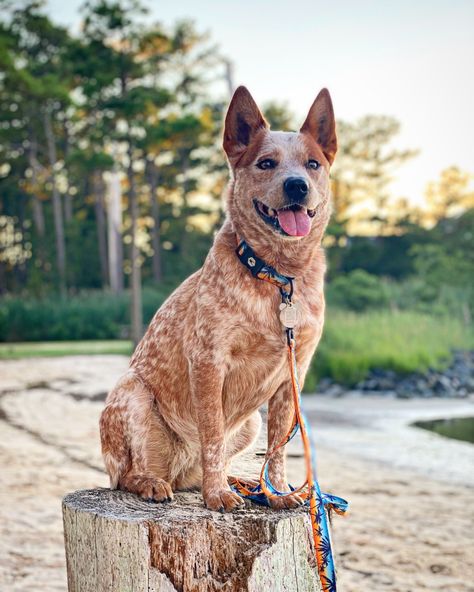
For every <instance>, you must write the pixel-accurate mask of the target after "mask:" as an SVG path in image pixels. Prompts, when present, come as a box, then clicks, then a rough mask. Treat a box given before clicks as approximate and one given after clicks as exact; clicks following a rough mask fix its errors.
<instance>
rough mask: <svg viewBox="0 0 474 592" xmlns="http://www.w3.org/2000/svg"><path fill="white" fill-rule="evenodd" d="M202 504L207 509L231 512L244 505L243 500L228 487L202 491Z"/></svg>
mask: <svg viewBox="0 0 474 592" xmlns="http://www.w3.org/2000/svg"><path fill="white" fill-rule="evenodd" d="M203 497H204V504H205V506H206V508H207V509H208V510H214V511H216V512H232V510H235V509H236V508H240V507H241V506H243V505H244V500H243V499H242V498H241V497H240V495H238V494H237V493H234V492H233V491H231V490H230V489H224V488H222V489H215V490H211V491H207V492H205V493H203Z"/></svg>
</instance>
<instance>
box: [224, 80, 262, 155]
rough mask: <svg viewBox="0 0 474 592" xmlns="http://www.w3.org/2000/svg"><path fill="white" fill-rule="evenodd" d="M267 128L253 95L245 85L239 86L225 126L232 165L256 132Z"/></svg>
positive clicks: (227, 151)
mask: <svg viewBox="0 0 474 592" xmlns="http://www.w3.org/2000/svg"><path fill="white" fill-rule="evenodd" d="M267 128H268V124H267V122H266V121H265V119H264V118H263V115H262V114H261V113H260V109H259V108H258V107H257V103H256V102H255V101H254V100H253V98H252V95H251V94H250V93H249V91H248V90H247V89H246V88H245V86H239V88H238V89H237V90H236V91H235V93H234V96H233V97H232V101H231V102H230V105H229V109H228V110H227V115H226V117H225V127H224V150H225V151H226V154H227V156H228V158H229V162H230V163H231V165H232V166H234V165H235V164H236V163H237V162H238V161H239V159H240V158H241V156H242V155H243V154H244V153H245V151H246V150H247V147H248V145H249V144H250V142H251V140H252V138H253V137H254V136H255V134H256V133H257V132H258V131H259V130H260V129H267Z"/></svg>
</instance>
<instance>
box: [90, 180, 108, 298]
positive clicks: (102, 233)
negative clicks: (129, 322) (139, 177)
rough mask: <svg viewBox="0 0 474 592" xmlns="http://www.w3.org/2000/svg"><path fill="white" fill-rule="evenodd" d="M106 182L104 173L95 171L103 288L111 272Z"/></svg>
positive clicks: (95, 206)
mask: <svg viewBox="0 0 474 592" xmlns="http://www.w3.org/2000/svg"><path fill="white" fill-rule="evenodd" d="M104 190H105V187H104V181H103V179H102V171H95V172H94V173H93V174H92V191H93V192H94V208H95V218H96V227H97V243H98V245H99V260H100V274H101V277H102V287H103V288H105V287H106V286H107V285H108V283H109V282H108V278H109V270H108V266H107V230H106V224H105V208H104Z"/></svg>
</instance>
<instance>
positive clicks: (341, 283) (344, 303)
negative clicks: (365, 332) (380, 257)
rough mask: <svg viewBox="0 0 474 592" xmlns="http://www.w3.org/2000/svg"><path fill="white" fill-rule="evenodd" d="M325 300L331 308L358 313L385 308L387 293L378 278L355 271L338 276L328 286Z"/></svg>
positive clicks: (383, 284) (358, 270)
mask: <svg viewBox="0 0 474 592" xmlns="http://www.w3.org/2000/svg"><path fill="white" fill-rule="evenodd" d="M327 300H328V303H329V304H331V305H333V306H339V307H340V308H346V309H348V310H354V311H356V312H360V311H363V310H367V309H369V308H370V309H373V308H383V307H386V306H387V304H388V291H387V287H386V284H385V283H384V281H383V280H382V279H381V278H380V277H378V276H375V275H371V274H370V273H367V272H366V271H364V270H363V269H355V270H354V271H351V272H350V273H347V274H345V275H340V276H338V277H337V278H336V279H335V280H333V281H332V282H331V283H330V284H329V285H328V287H327Z"/></svg>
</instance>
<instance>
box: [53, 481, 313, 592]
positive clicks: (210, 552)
mask: <svg viewBox="0 0 474 592" xmlns="http://www.w3.org/2000/svg"><path fill="white" fill-rule="evenodd" d="M63 518H64V536H65V545H66V559H67V573H68V589H69V592H217V591H219V592H230V591H236V592H239V591H242V592H264V591H267V590H269V591H271V592H320V587H319V584H318V581H317V580H318V578H317V575H316V570H315V560H314V555H313V550H312V542H311V533H310V524H309V517H308V515H307V512H306V511H305V510H304V509H301V510H292V511H274V510H270V509H268V508H262V507H259V506H256V505H254V504H251V503H250V502H246V505H245V508H243V509H239V510H236V511H234V512H233V513H230V514H219V513H217V512H211V511H209V510H206V509H205V508H204V506H203V502H202V498H201V496H200V495H199V494H197V493H188V492H187V493H178V494H177V495H176V496H175V500H174V501H173V502H172V503H169V504H155V503H149V502H146V501H144V500H141V499H139V498H138V497H137V496H135V495H132V494H127V493H124V492H121V491H110V490H108V489H93V490H84V491H77V492H75V493H71V494H69V495H67V496H66V497H65V498H64V501H63Z"/></svg>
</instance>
